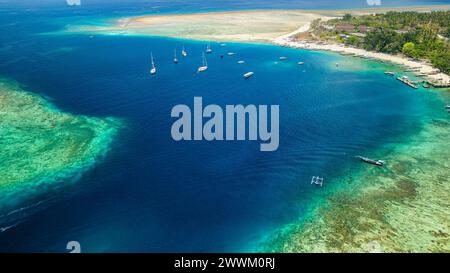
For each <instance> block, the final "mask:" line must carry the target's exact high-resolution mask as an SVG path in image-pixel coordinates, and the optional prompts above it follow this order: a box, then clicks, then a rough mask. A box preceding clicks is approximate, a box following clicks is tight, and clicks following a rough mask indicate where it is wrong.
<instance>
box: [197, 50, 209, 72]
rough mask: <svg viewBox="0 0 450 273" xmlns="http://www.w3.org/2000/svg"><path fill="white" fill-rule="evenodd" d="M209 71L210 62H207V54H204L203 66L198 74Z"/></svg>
mask: <svg viewBox="0 0 450 273" xmlns="http://www.w3.org/2000/svg"><path fill="white" fill-rule="evenodd" d="M206 70H208V62H207V61H206V56H205V53H203V54H202V66H200V67H199V68H198V70H197V72H205V71H206Z"/></svg>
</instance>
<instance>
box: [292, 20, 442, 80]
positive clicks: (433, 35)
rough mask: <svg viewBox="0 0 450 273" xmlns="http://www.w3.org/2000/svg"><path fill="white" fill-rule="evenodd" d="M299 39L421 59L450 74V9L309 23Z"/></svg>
mask: <svg viewBox="0 0 450 273" xmlns="http://www.w3.org/2000/svg"><path fill="white" fill-rule="evenodd" d="M298 38H299V39H311V40H313V41H325V42H335V43H341V44H345V45H347V46H353V47H356V48H361V49H365V50H368V51H376V52H382V53H388V54H400V53H402V54H404V55H405V56H407V57H410V58H413V59H415V60H421V59H425V60H427V61H429V62H430V63H431V64H432V65H433V66H434V67H436V68H438V69H439V70H440V71H442V72H444V73H446V74H450V42H449V39H450V11H433V12H421V13H419V12H396V11H389V12H387V13H377V14H368V15H359V16H353V15H352V14H350V13H347V14H345V15H344V16H343V17H342V18H337V19H331V20H328V21H322V20H321V19H316V20H314V21H313V22H312V24H311V28H310V30H309V31H308V32H307V33H305V34H303V35H299V36H298Z"/></svg>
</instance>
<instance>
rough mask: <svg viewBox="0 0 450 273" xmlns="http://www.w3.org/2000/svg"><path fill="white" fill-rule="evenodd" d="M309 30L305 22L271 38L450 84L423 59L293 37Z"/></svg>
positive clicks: (277, 41) (279, 41)
mask: <svg viewBox="0 0 450 273" xmlns="http://www.w3.org/2000/svg"><path fill="white" fill-rule="evenodd" d="M308 30H309V24H306V25H304V26H302V27H301V28H299V29H298V30H296V31H294V32H292V33H289V34H287V35H283V36H280V37H277V38H275V39H273V41H272V42H273V43H274V44H277V45H280V46H287V47H292V48H300V49H306V50H323V51H331V52H336V53H339V54H342V55H351V56H355V57H360V58H365V59H375V60H380V61H383V62H390V63H393V64H397V65H401V66H403V67H404V68H405V69H407V70H410V71H411V72H412V73H414V74H416V75H417V76H419V77H422V78H425V79H426V80H427V81H429V82H432V83H435V84H438V85H450V76H449V75H447V74H445V73H441V72H439V70H438V69H436V68H434V67H433V66H432V65H431V64H428V63H426V62H424V61H416V60H411V59H409V58H407V57H405V56H401V55H390V54H385V53H381V52H370V51H366V50H364V49H360V48H354V47H349V46H346V45H342V44H330V43H325V42H315V41H307V40H304V41H301V40H297V41H296V40H294V39H293V37H294V36H296V35H297V34H299V33H303V32H307V31H308Z"/></svg>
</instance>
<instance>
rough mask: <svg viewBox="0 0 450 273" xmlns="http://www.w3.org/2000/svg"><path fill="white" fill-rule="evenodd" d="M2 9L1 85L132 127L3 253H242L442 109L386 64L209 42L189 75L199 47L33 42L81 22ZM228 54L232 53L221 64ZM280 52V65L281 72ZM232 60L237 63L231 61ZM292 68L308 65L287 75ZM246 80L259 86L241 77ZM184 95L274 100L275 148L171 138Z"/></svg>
mask: <svg viewBox="0 0 450 273" xmlns="http://www.w3.org/2000/svg"><path fill="white" fill-rule="evenodd" d="M203 4H204V3H202V5H203ZM205 5H206V4H205ZM138 7H139V6H136V9H137V10H139V11H138V12H139V13H140V12H142V10H140V9H139V8H138ZM208 7H209V8H211V9H225V8H227V7H217V6H208ZM256 7H258V6H256ZM168 9H169V8H168ZM1 12H2V13H3V14H2V16H1V17H0V18H1V19H0V31H1V32H3V33H9V34H10V35H8V36H6V35H2V36H1V38H0V39H1V46H0V75H2V76H5V77H10V78H13V79H15V80H17V81H19V82H20V83H22V84H25V85H26V86H27V89H28V90H30V91H33V92H36V93H39V94H41V95H44V96H45V97H47V98H48V99H49V100H51V101H52V102H53V103H54V104H56V105H57V106H58V107H59V108H60V109H62V110H64V111H67V112H71V113H74V114H83V115H90V116H96V117H118V118H121V119H124V120H126V121H127V124H128V126H127V128H125V129H123V131H122V133H121V134H120V137H119V139H118V140H117V141H116V143H115V144H114V146H113V147H112V149H113V150H112V152H111V153H110V154H109V156H108V157H107V158H106V159H105V160H104V161H102V162H101V163H100V164H98V165H97V167H96V168H94V169H93V170H90V171H89V172H87V173H85V174H84V175H83V176H82V178H81V179H80V180H79V181H78V183H76V185H73V186H72V185H71V186H68V187H67V188H66V189H65V190H61V191H59V192H52V193H49V196H48V198H46V199H45V200H48V199H51V200H52V201H51V202H50V203H46V204H45V206H43V205H42V209H36V210H35V209H33V213H31V211H30V212H29V213H28V212H27V210H23V211H21V214H23V215H22V217H21V220H20V223H19V224H18V225H17V226H15V227H14V228H11V229H8V230H6V231H5V232H1V233H0V251H2V252H4V251H21V252H26V251H33V252H34V251H38V252H46V251H51V252H61V251H63V252H64V251H65V246H66V243H67V242H68V241H72V240H76V241H79V242H80V243H81V244H82V247H83V250H84V251H88V252H101V251H111V252H115V251H131V252H139V251H150V252H153V251H177V252H207V251H218V252H222V251H251V250H253V249H254V247H255V244H256V243H258V242H259V241H260V240H261V239H262V238H264V237H265V236H266V235H267V234H270V233H271V232H272V231H273V230H274V229H276V228H278V227H280V226H282V225H284V224H286V223H290V222H291V221H294V220H297V219H299V218H302V217H303V216H304V215H305V213H306V211H307V210H308V209H309V208H310V206H311V205H312V203H311V200H313V199H314V197H315V196H316V195H317V194H318V191H320V189H318V188H316V187H312V186H311V185H310V183H309V182H310V179H311V176H313V175H320V176H323V177H324V178H325V183H327V181H332V180H334V178H336V177H338V176H339V175H342V173H341V170H342V169H343V168H344V167H346V166H348V165H349V164H355V163H357V161H355V159H354V156H355V155H358V154H366V155H368V156H370V155H371V154H374V153H375V152H376V149H377V148H379V147H381V145H383V144H385V143H389V142H395V141H398V139H401V137H402V136H404V135H407V134H411V133H413V132H415V131H417V130H419V129H420V128H421V126H422V116H427V118H429V116H430V115H433V111H434V109H437V108H441V106H442V105H441V102H440V101H439V100H438V98H437V97H436V96H435V95H433V94H432V93H431V92H430V91H427V90H424V89H420V90H413V89H411V88H409V87H407V86H405V85H402V84H401V83H399V82H398V81H395V80H394V79H393V78H390V77H387V76H385V75H384V74H383V72H384V71H385V70H392V69H396V68H395V67H393V66H391V65H385V64H381V63H377V62H372V61H366V60H360V59H355V58H352V57H342V56H339V55H336V54H331V53H319V52H309V51H303V50H295V49H288V48H280V47H276V46H269V45H256V44H239V43H227V45H226V46H225V47H221V46H220V45H219V44H218V43H212V47H213V50H214V53H213V54H211V55H209V56H208V62H209V67H210V68H209V70H208V71H207V72H206V73H204V74H197V73H196V68H197V67H198V66H199V65H200V63H201V58H200V57H201V52H202V50H204V48H205V45H206V44H205V42H199V41H185V40H177V39H164V38H152V37H147V38H146V37H121V36H95V37H89V36H87V35H86V36H84V35H63V36H57V35H53V36H52V35H36V33H41V32H50V31H53V30H57V29H59V28H60V27H62V26H64V25H66V24H70V23H71V22H73V20H79V19H80V15H77V14H75V15H76V16H75V17H73V16H74V14H73V12H74V11H73V10H71V11H70V12H67V13H56V12H55V10H48V11H44V10H41V9H38V10H35V11H28V12H26V11H24V10H15V11H12V10H10V9H4V10H2V11H1ZM97 12H98V13H99V14H98V15H97V16H100V15H102V16H103V14H102V13H101V9H97ZM130 12H131V11H126V12H124V13H125V14H127V15H129V13H130ZM88 13H89V12H88ZM106 13H112V12H111V10H107V12H106ZM55 14H59V18H54V17H52V16H53V15H55ZM51 15H52V16H51ZM85 16H87V15H81V17H82V18H81V19H82V20H86V18H89V17H85ZM89 16H94V14H89ZM183 44H184V45H185V47H186V49H187V50H188V51H189V56H188V57H187V58H182V59H181V57H180V63H179V64H178V65H175V64H172V62H171V59H172V54H173V48H180V47H181V46H182V45H183ZM150 51H152V52H153V53H154V55H155V60H156V63H157V66H158V74H157V75H156V76H154V77H150V76H149V75H148V69H149V53H150ZM230 51H232V52H236V53H237V54H236V55H235V56H225V58H224V59H220V58H219V54H224V53H226V52H230ZM280 56H287V57H288V60H287V61H284V62H278V63H277V61H278V58H279V57H280ZM241 59H242V60H245V61H246V63H245V64H243V65H242V64H237V61H238V60H241ZM300 60H302V61H304V62H305V65H303V66H299V65H297V62H298V61H300ZM337 62H338V63H340V66H339V67H336V66H335V63H337ZM247 71H254V72H255V76H254V77H253V78H251V79H250V80H248V81H244V80H243V79H242V74H243V73H244V72H247ZM194 96H202V97H203V101H204V104H219V105H222V106H223V105H225V104H244V105H246V104H269V105H271V104H279V105H280V147H279V149H278V151H277V152H273V153H261V152H259V143H256V142H247V141H242V142H181V143H180V142H174V141H173V140H172V139H171V137H170V126H171V124H172V122H173V121H174V120H173V119H171V118H170V110H171V108H172V107H173V106H174V105H176V104H180V103H181V104H188V105H192V103H193V97H194ZM29 205H30V204H24V206H29ZM37 206H38V207H39V206H41V204H38V205H37ZM1 225H2V226H6V225H11V223H9V222H7V220H4V222H3V223H1Z"/></svg>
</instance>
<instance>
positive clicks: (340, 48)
mask: <svg viewBox="0 0 450 273" xmlns="http://www.w3.org/2000/svg"><path fill="white" fill-rule="evenodd" d="M448 9H450V5H440V6H424V7H414V6H413V7H402V8H370V9H355V10H246V11H227V12H206V13H191V14H172V15H146V16H139V17H126V18H119V19H115V20H113V21H112V22H110V24H107V25H75V26H73V25H72V26H68V27H67V29H66V30H65V32H68V33H71V32H83V33H90V34H107V35H137V36H163V37H174V38H185V39H195V40H210V41H220V42H227V41H231V42H246V43H249V42H250V43H251V42H257V43H272V44H276V45H280V46H288V47H292V48H301V49H308V50H324V51H332V52H337V53H340V54H344V55H353V56H357V57H361V58H366V59H376V60H380V61H384V62H391V63H394V64H397V65H401V66H403V67H404V68H405V70H410V71H411V72H413V73H415V74H416V75H418V76H420V77H424V78H425V79H426V80H427V81H429V82H432V83H435V84H439V85H449V84H450V76H449V75H446V74H444V73H440V72H439V71H438V70H437V69H435V68H434V67H433V66H432V65H431V64H429V63H426V62H423V61H417V60H411V59H409V58H407V57H405V56H402V55H395V56H394V55H389V54H384V53H378V52H369V51H366V50H363V49H359V48H352V47H348V46H346V45H343V44H330V43H325V42H316V41H309V40H298V39H296V38H294V37H296V36H298V34H301V33H306V32H308V30H309V29H310V25H311V22H312V21H313V20H315V19H321V20H322V21H327V20H329V19H332V18H336V17H340V16H343V15H344V14H345V13H351V14H354V15H362V14H371V13H383V12H387V11H390V10H393V11H406V10H409V11H418V12H428V11H431V10H448Z"/></svg>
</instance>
